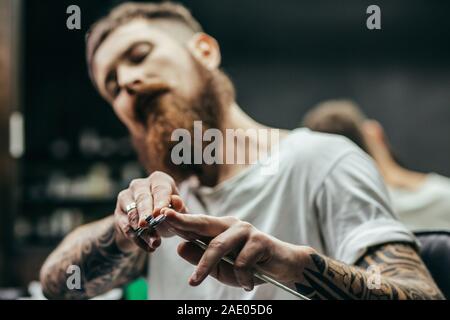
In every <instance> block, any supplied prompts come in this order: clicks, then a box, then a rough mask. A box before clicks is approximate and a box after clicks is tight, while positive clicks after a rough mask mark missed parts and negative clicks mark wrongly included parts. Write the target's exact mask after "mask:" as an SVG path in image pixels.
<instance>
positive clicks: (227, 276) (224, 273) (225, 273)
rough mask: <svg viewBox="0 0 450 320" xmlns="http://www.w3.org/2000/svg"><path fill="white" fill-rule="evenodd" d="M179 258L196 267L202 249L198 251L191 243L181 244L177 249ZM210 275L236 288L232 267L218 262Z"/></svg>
mask: <svg viewBox="0 0 450 320" xmlns="http://www.w3.org/2000/svg"><path fill="white" fill-rule="evenodd" d="M177 251H178V254H179V256H180V257H182V258H183V259H185V260H186V261H188V262H189V263H190V264H192V265H197V264H198V262H199V261H200V259H201V257H202V255H203V249H200V248H199V247H198V246H197V245H195V244H194V243H192V242H183V243H180V244H179V245H178V248H177ZM210 275H211V276H212V277H214V278H216V279H217V280H219V281H220V282H222V283H224V284H227V285H230V286H236V285H237V283H236V281H235V276H234V272H233V267H232V266H231V265H229V264H228V263H225V262H220V263H219V264H217V265H216V266H215V267H214V268H213V269H212V270H211V273H210Z"/></svg>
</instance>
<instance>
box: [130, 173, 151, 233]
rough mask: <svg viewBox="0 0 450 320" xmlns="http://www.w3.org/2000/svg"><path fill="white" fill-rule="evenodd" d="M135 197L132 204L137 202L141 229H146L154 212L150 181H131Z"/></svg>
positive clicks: (132, 192)
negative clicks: (148, 220) (148, 219)
mask: <svg viewBox="0 0 450 320" xmlns="http://www.w3.org/2000/svg"><path fill="white" fill-rule="evenodd" d="M129 190H131V194H132V197H133V201H132V202H136V206H137V213H138V215H139V222H138V225H139V227H146V226H147V221H145V219H146V218H147V217H149V216H150V215H151V214H152V212H153V197H152V194H151V193H150V181H149V180H148V179H135V180H133V181H131V183H130V188H129Z"/></svg>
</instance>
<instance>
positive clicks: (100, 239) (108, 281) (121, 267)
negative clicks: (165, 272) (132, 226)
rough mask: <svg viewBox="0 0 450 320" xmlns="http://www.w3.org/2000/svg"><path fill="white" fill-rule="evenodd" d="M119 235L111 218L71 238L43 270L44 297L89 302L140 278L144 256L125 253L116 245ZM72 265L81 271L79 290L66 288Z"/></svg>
mask: <svg viewBox="0 0 450 320" xmlns="http://www.w3.org/2000/svg"><path fill="white" fill-rule="evenodd" d="M117 232H119V231H117V230H116V228H115V227H114V218H113V217H112V216H111V217H108V218H105V219H103V220H100V221H98V222H94V223H91V224H88V225H85V226H82V227H80V228H78V229H77V230H75V231H73V232H72V233H71V234H69V235H68V236H67V237H66V238H65V239H64V241H63V242H62V243H61V244H60V245H59V246H58V248H57V249H56V250H55V251H54V252H53V253H52V254H51V255H50V256H49V257H48V258H47V260H46V262H45V263H44V265H43V267H42V269H41V283H42V287H43V292H44V295H45V296H46V297H47V298H50V299H87V298H91V297H94V296H97V295H99V294H102V293H104V292H107V291H108V290H110V289H112V288H115V287H117V286H120V285H122V284H125V283H127V282H129V281H131V280H133V279H134V278H137V277H138V276H139V275H141V274H142V272H143V270H144V265H145V260H146V259H145V257H146V254H145V252H144V251H142V250H131V251H127V252H124V251H122V250H121V249H120V248H119V247H118V245H117V241H116V238H117V237H116V233H117ZM70 265H76V266H78V267H79V268H80V271H81V274H80V276H81V279H80V280H81V287H80V288H79V289H77V288H75V289H69V287H68V286H67V280H68V278H69V277H70V276H71V274H72V273H68V272H67V270H68V267H69V266H70Z"/></svg>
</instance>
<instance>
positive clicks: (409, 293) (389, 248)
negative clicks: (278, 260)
mask: <svg viewBox="0 0 450 320" xmlns="http://www.w3.org/2000/svg"><path fill="white" fill-rule="evenodd" d="M296 286H297V290H299V292H301V293H303V294H305V295H307V296H309V297H311V298H312V299H365V300H369V299H389V300H391V299H401V300H404V299H443V296H442V293H441V292H440V291H439V289H438V288H437V287H436V285H435V284H434V281H433V279H432V277H431V275H430V274H429V272H428V270H427V268H426V267H425V265H424V264H423V262H422V260H421V259H420V257H419V256H418V254H417V253H416V251H415V250H414V248H413V247H412V246H411V245H409V244H401V243H394V244H385V245H381V246H377V247H373V248H371V249H370V250H369V251H368V252H367V254H366V255H365V256H364V257H363V258H361V259H360V261H358V263H357V264H356V266H350V265H347V264H344V263H342V262H338V261H335V260H332V259H330V258H327V257H325V256H323V255H320V254H318V253H315V252H312V253H310V254H309V259H308V262H307V264H306V266H305V267H304V270H303V281H301V283H296Z"/></svg>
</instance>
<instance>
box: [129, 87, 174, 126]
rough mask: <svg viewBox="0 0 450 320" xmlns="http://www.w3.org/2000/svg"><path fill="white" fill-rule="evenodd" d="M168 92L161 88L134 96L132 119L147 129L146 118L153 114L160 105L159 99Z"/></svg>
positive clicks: (166, 89)
mask: <svg viewBox="0 0 450 320" xmlns="http://www.w3.org/2000/svg"><path fill="white" fill-rule="evenodd" d="M169 91H170V90H169V89H168V88H161V89H158V90H153V91H151V92H147V93H140V94H138V95H137V96H136V101H135V105H134V117H135V118H136V120H137V121H138V122H140V123H141V124H142V125H144V127H147V121H148V118H149V117H150V116H151V115H152V114H154V113H155V112H156V111H157V110H158V107H159V106H160V105H161V102H160V100H161V98H162V96H163V95H165V94H167V93H168V92H169Z"/></svg>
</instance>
